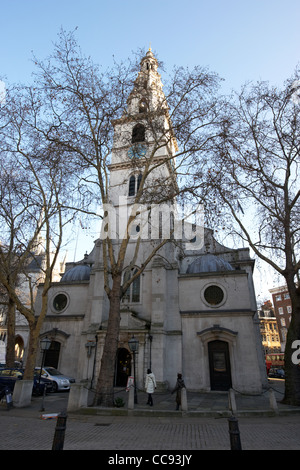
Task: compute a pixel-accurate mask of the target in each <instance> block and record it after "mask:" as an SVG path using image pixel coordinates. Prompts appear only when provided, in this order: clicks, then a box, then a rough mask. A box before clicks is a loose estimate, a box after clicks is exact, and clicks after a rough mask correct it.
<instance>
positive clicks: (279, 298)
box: [275, 294, 281, 302]
mask: <svg viewBox="0 0 300 470" xmlns="http://www.w3.org/2000/svg"><path fill="white" fill-rule="evenodd" d="M275 300H277V302H279V301H280V300H281V294H278V295H276V297H275Z"/></svg>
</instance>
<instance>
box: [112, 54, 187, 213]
mask: <svg viewBox="0 0 300 470" xmlns="http://www.w3.org/2000/svg"><path fill="white" fill-rule="evenodd" d="M157 68H158V62H157V59H156V58H155V57H154V55H153V53H152V51H151V49H149V50H148V52H147V54H146V55H145V57H143V58H142V60H141V62H140V71H139V73H138V76H137V78H136V80H135V83H134V87H133V90H132V92H131V93H130V95H129V97H128V100H127V108H126V110H125V111H124V113H123V116H122V117H121V118H120V119H117V120H114V121H113V122H112V124H113V126H114V143H113V149H112V154H111V165H110V168H109V170H110V183H109V198H108V199H109V200H108V202H109V203H111V204H113V205H114V206H115V207H118V206H119V198H120V196H122V197H123V198H126V203H127V204H128V205H130V204H132V203H133V202H135V201H136V199H138V202H142V203H148V204H150V203H157V202H159V200H158V199H162V184H163V188H164V191H165V193H166V194H165V196H166V197H168V195H170V194H171V193H174V190H175V188H176V175H175V153H176V151H177V150H178V148H177V143H176V139H175V137H174V133H173V130H172V125H171V121H170V116H169V110H168V106H167V102H166V98H165V95H164V93H163V85H162V82H161V76H160V74H159V73H158V71H157ZM141 185H142V187H143V190H142V191H140V193H141V194H138V190H139V188H140V186H141ZM158 193H159V198H158V197H157V195H158ZM146 194H147V196H146ZM123 203H124V199H123Z"/></svg>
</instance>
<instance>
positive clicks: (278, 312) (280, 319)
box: [269, 286, 292, 352]
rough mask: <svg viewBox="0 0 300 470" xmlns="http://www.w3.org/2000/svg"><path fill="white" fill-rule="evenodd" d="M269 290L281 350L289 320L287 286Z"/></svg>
mask: <svg viewBox="0 0 300 470" xmlns="http://www.w3.org/2000/svg"><path fill="white" fill-rule="evenodd" d="M269 292H270V293H271V294H272V300H273V305H274V312H275V317H276V320H277V324H278V329H279V336H280V343H281V351H282V352H283V351H284V350H285V344H286V335H287V331H288V328H289V326H290V322H291V315H292V303H291V299H290V295H289V293H288V289H287V286H280V287H274V288H273V289H270V290H269Z"/></svg>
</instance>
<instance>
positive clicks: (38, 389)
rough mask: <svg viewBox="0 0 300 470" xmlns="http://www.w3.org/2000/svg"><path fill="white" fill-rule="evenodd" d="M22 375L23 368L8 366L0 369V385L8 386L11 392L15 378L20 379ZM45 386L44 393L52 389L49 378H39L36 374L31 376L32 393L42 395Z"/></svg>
mask: <svg viewBox="0 0 300 470" xmlns="http://www.w3.org/2000/svg"><path fill="white" fill-rule="evenodd" d="M23 376H24V370H23V369H10V368H8V367H5V368H1V369H0V387H1V389H3V388H8V389H9V390H10V391H11V392H13V390H14V388H15V384H16V381H17V380H22V379H23ZM45 387H46V393H49V392H51V391H52V390H53V383H52V381H51V380H49V379H47V378H45V377H41V380H39V376H38V374H36V373H35V374H34V377H33V387H32V395H42V394H43V393H44V389H45Z"/></svg>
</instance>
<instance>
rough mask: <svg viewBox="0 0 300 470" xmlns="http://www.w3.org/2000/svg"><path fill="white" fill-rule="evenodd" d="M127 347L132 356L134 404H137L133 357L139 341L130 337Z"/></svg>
mask: <svg viewBox="0 0 300 470" xmlns="http://www.w3.org/2000/svg"><path fill="white" fill-rule="evenodd" d="M128 346H129V349H130V351H131V352H132V354H133V378H134V403H137V402H138V400H137V392H136V373H135V355H136V353H137V352H138V350H139V340H138V339H136V338H135V337H134V335H132V338H131V339H130V340H129V341H128Z"/></svg>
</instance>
